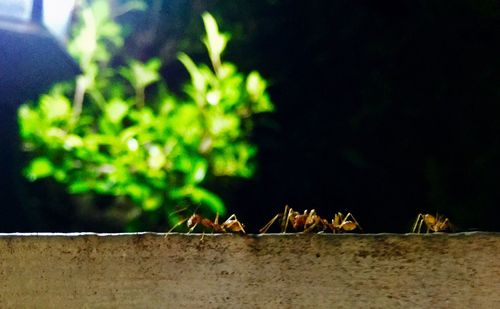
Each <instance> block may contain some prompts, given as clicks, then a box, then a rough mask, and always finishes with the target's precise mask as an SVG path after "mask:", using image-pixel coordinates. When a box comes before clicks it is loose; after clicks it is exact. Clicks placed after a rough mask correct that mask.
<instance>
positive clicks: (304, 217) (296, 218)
mask: <svg viewBox="0 0 500 309" xmlns="http://www.w3.org/2000/svg"><path fill="white" fill-rule="evenodd" d="M278 219H281V233H286V231H287V229H288V224H289V223H290V224H291V225H292V227H293V229H294V230H296V231H299V230H302V231H303V232H310V231H313V230H314V229H320V230H325V229H326V225H327V224H328V221H327V220H325V219H322V218H321V217H320V216H319V215H317V214H316V211H315V210H314V209H313V210H311V211H307V210H305V211H304V213H302V214H301V213H299V212H298V211H294V210H293V209H292V208H290V207H288V205H287V206H285V211H284V212H283V213H279V214H277V215H276V216H274V217H273V218H272V219H271V220H270V221H269V222H268V223H267V224H266V225H265V226H264V227H263V228H261V229H260V230H259V232H260V233H262V234H264V233H266V232H267V230H269V228H270V227H271V226H272V225H273V223H274V222H275V221H276V220H278Z"/></svg>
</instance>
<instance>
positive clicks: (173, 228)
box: [167, 218, 189, 234]
mask: <svg viewBox="0 0 500 309" xmlns="http://www.w3.org/2000/svg"><path fill="white" fill-rule="evenodd" d="M188 219H189V218H186V219H182V220H181V221H179V222H177V223H176V224H175V225H174V226H173V227H172V228H171V229H170V230H168V232H167V234H168V233H171V232H172V231H173V230H175V229H176V228H177V227H178V226H179V225H181V224H183V223H184V222H186V221H187V220H188Z"/></svg>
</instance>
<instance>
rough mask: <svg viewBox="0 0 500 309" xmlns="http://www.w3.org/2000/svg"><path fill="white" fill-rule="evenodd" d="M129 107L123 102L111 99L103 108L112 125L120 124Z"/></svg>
mask: <svg viewBox="0 0 500 309" xmlns="http://www.w3.org/2000/svg"><path fill="white" fill-rule="evenodd" d="M128 109H129V106H128V104H127V103H125V102H124V101H123V100H120V99H113V100H112V101H111V102H109V103H108V104H107V105H106V106H105V110H104V112H105V115H106V117H107V118H108V119H109V121H111V122H112V123H114V124H117V123H120V122H121V121H122V120H123V117H125V115H127V112H128Z"/></svg>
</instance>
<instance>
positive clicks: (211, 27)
mask: <svg viewBox="0 0 500 309" xmlns="http://www.w3.org/2000/svg"><path fill="white" fill-rule="evenodd" d="M202 18H203V24H204V25H205V31H206V32H207V35H206V36H205V37H204V38H203V43H205V46H206V47H207V50H208V53H209V54H210V59H212V62H216V63H218V62H220V56H221V54H222V52H223V51H224V49H225V48H226V44H227V42H228V41H229V35H227V34H224V33H220V32H219V26H218V25H217V21H216V20H215V18H214V17H213V16H212V15H211V14H210V13H208V12H205V13H203V15H202Z"/></svg>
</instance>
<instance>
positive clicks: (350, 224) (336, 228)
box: [328, 212, 363, 234]
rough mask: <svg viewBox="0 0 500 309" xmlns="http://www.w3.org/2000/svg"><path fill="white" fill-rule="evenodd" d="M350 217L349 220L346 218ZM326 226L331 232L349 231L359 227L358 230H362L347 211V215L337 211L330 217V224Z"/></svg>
mask: <svg viewBox="0 0 500 309" xmlns="http://www.w3.org/2000/svg"><path fill="white" fill-rule="evenodd" d="M349 218H351V220H348V219H349ZM328 227H329V228H330V229H331V230H332V233H334V234H335V233H337V232H342V231H345V232H351V231H354V230H355V229H359V230H360V231H363V229H362V228H361V226H360V225H359V223H358V221H357V220H356V218H354V216H353V215H352V214H351V213H348V214H347V215H345V217H344V215H343V214H342V213H341V212H337V213H336V214H335V216H334V218H333V219H332V224H329V225H328Z"/></svg>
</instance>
